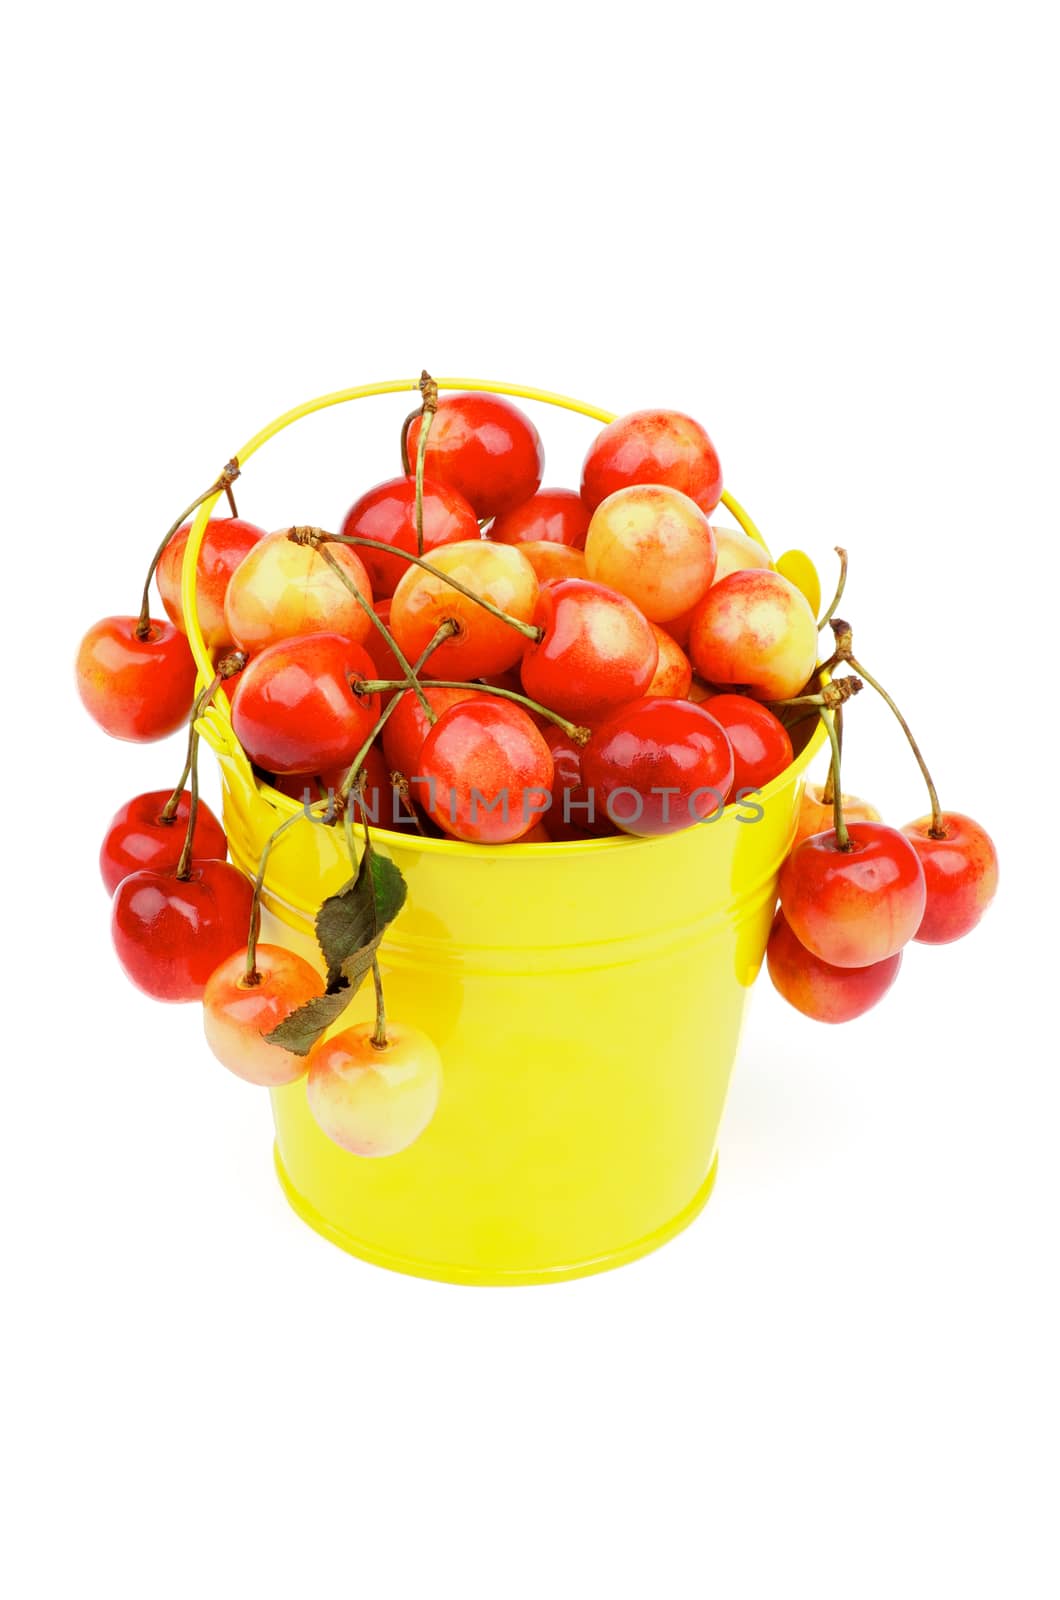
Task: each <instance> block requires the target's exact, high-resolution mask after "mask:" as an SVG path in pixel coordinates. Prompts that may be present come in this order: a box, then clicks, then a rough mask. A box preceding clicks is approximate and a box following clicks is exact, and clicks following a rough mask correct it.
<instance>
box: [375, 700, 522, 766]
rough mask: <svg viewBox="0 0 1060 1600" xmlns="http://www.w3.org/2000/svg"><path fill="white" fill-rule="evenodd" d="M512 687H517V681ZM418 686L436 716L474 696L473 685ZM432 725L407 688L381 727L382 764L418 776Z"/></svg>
mask: <svg viewBox="0 0 1060 1600" xmlns="http://www.w3.org/2000/svg"><path fill="white" fill-rule="evenodd" d="M513 687H514V688H516V689H517V688H518V687H519V686H518V683H516V684H514V685H513ZM421 688H422V690H423V695H424V698H425V699H426V701H427V703H428V705H429V706H430V708H431V710H432V711H433V712H434V714H435V717H436V718H438V717H440V716H441V714H442V712H443V711H448V709H449V707H450V706H455V705H459V704H460V702H461V700H471V699H473V698H475V690H474V689H473V688H468V689H449V688H446V687H444V686H443V685H439V684H433V683H427V682H424V683H423V684H422V685H421ZM479 698H481V696H479ZM432 726H433V724H432V722H431V721H430V718H429V717H428V715H427V713H426V711H425V710H424V709H423V701H422V700H421V699H420V697H419V695H418V694H417V693H416V691H415V690H414V689H406V691H405V693H404V694H403V695H402V696H401V699H400V700H399V701H398V703H397V706H396V708H395V709H394V710H393V711H392V712H391V713H390V716H389V717H388V718H387V721H386V724H385V726H384V728H383V735H382V737H383V755H384V757H385V758H386V759H385V763H384V765H385V766H387V767H389V769H390V771H391V772H400V773H401V774H402V776H403V777H406V778H418V777H419V776H420V752H421V751H422V749H423V745H424V740H425V739H426V738H427V735H428V734H429V733H430V731H431V728H432Z"/></svg>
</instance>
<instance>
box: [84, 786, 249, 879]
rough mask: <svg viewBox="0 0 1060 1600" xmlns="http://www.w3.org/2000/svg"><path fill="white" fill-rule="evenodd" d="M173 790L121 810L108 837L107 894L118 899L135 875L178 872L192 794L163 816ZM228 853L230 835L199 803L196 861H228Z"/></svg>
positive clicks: (104, 851) (103, 858) (104, 857)
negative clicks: (121, 887) (123, 884)
mask: <svg viewBox="0 0 1060 1600" xmlns="http://www.w3.org/2000/svg"><path fill="white" fill-rule="evenodd" d="M171 796H172V791H171V790H167V789H156V790H154V791H152V793H151V794H138V795H137V796H136V797H135V799H133V800H127V801H126V803H125V805H123V806H121V807H120V808H119V810H117V811H116V812H115V813H114V815H113V817H112V818H111V820H110V824H109V826H108V828H107V831H106V833H105V834H104V836H103V844H102V846H101V847H100V852H99V870H100V875H101V877H102V879H103V882H104V884H105V886H106V889H107V893H108V894H113V893H114V891H115V889H116V888H117V887H118V885H119V883H121V881H122V879H123V878H127V877H128V876H129V874H130V872H141V871H143V870H144V868H150V869H151V870H152V871H154V872H167V871H175V870H176V867H177V863H178V861H179V860H180V853H181V851H182V850H183V848H184V839H185V835H186V834H187V831H188V816H189V813H190V811H191V795H190V794H189V792H188V790H187V789H185V790H184V792H183V793H182V794H181V796H180V799H179V800H178V801H177V805H176V808H175V810H174V812H173V815H172V817H166V816H164V815H163V813H164V811H165V808H166V806H167V805H168V803H169V801H170V798H171ZM227 854H228V840H227V838H226V837H225V831H224V829H223V828H222V826H221V824H220V823H219V822H218V820H217V818H216V817H215V816H214V814H213V812H212V811H211V810H210V808H209V806H207V805H205V804H204V803H203V802H202V801H201V800H200V801H199V807H198V811H197V812H196V816H195V833H194V835H193V836H192V842H191V855H192V860H193V861H206V860H217V861H223V860H224V858H225V856H226V855H227Z"/></svg>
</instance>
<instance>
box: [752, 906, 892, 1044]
mask: <svg viewBox="0 0 1060 1600" xmlns="http://www.w3.org/2000/svg"><path fill="white" fill-rule="evenodd" d="M766 960H767V962H768V964H769V976H770V978H771V979H772V980H773V987H774V988H775V989H776V990H777V992H778V994H782V995H783V996H784V999H785V1000H786V1001H787V1002H788V1004H789V1005H792V1006H794V1007H795V1010H796V1011H801V1012H802V1014H803V1016H804V1017H812V1018H813V1020H814V1021H815V1022H850V1021H852V1020H853V1018H854V1017H860V1016H863V1015H864V1013H865V1012H866V1011H870V1010H871V1009H872V1007H873V1006H874V1005H875V1004H876V1002H877V1001H878V1000H882V998H883V996H884V995H885V994H886V993H887V990H888V989H889V988H890V987H891V984H892V983H893V982H894V980H895V978H896V977H897V976H898V968H899V967H900V966H901V964H902V956H901V952H900V951H896V952H895V954H894V955H892V956H886V957H885V958H884V960H882V961H874V962H873V963H872V964H871V965H870V966H867V967H833V966H830V965H829V963H828V962H827V961H822V960H821V958H820V956H815V955H814V954H813V953H812V952H811V951H809V950H807V949H806V947H805V945H802V944H800V943H799V941H798V939H796V937H795V935H794V934H793V933H792V931H791V929H790V928H789V927H788V924H787V923H786V922H785V920H784V914H783V912H781V911H778V912H777V914H776V919H775V920H774V923H773V931H772V933H771V934H770V935H769V944H768V945H767V947H766Z"/></svg>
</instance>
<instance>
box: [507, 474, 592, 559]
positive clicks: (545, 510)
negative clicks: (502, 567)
mask: <svg viewBox="0 0 1060 1600" xmlns="http://www.w3.org/2000/svg"><path fill="white" fill-rule="evenodd" d="M589 517H590V511H589V508H588V506H587V505H586V504H585V503H584V501H583V500H582V497H581V495H578V494H575V493H574V490H573V489H539V490H538V492H537V494H535V495H531V497H530V499H529V500H524V501H523V503H522V505H521V506H516V507H515V508H514V510H512V511H505V512H504V513H503V515H502V516H499V517H497V518H495V520H494V522H493V525H492V527H491V528H490V538H491V539H494V540H497V541H499V542H500V543H501V544H559V545H565V546H567V547H568V548H569V549H571V550H584V548H585V535H586V534H587V533H588V531H589Z"/></svg>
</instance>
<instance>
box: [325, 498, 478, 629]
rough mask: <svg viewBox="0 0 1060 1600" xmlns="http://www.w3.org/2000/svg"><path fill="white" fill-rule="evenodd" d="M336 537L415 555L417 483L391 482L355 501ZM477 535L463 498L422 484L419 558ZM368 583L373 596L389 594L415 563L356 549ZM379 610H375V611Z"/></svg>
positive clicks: (476, 529)
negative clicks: (340, 535)
mask: <svg viewBox="0 0 1060 1600" xmlns="http://www.w3.org/2000/svg"><path fill="white" fill-rule="evenodd" d="M339 532H340V533H343V534H346V535H348V536H354V535H356V536H357V537H359V538H362V539H379V540H380V541H381V542H382V543H383V544H389V545H392V546H393V548H394V549H395V550H405V551H407V552H408V554H409V555H418V554H419V552H418V551H417V549H416V480H415V478H389V479H388V480H387V482H386V483H379V484H376V486H375V488H374V489H369V490H368V492H367V494H362V495H361V498H360V499H359V500H355V501H354V503H353V505H352V506H351V507H350V509H349V510H348V511H347V513H346V516H345V518H344V519H343V523H342V527H341V528H340V529H339ZM478 537H479V526H478V518H477V517H476V516H475V513H474V511H472V509H471V507H470V506H469V505H468V503H467V501H466V500H465V499H464V497H463V495H461V494H457V492H456V490H455V489H450V488H449V486H448V484H444V483H429V482H427V481H426V480H425V481H424V485H423V554H424V555H427V554H428V552H430V551H431V550H434V549H436V548H437V547H438V545H441V544H456V543H458V542H459V541H460V540H462V539H477V538H478ZM354 548H356V550H357V554H358V555H359V556H360V558H361V560H362V561H363V562H364V565H365V570H366V571H367V573H368V576H369V578H370V579H371V581H372V593H373V594H374V595H375V596H376V597H377V598H378V597H379V596H386V595H392V594H393V593H394V590H395V589H396V588H397V586H398V584H399V583H400V582H401V579H402V578H403V577H404V576H405V573H406V572H407V571H408V569H409V567H410V566H411V565H413V564H414V563H411V562H408V561H403V560H402V558H401V557H400V556H388V555H385V554H384V553H383V551H382V550H370V549H366V548H365V547H364V546H363V545H361V546H355V547H354ZM378 609H379V608H378V606H377V607H376V610H378Z"/></svg>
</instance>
